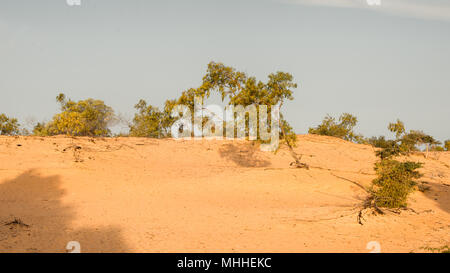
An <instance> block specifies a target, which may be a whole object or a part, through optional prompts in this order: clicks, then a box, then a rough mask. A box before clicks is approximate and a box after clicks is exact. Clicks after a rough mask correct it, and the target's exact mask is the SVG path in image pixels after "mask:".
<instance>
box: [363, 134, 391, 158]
mask: <svg viewBox="0 0 450 273" xmlns="http://www.w3.org/2000/svg"><path fill="white" fill-rule="evenodd" d="M365 142H366V143H367V144H371V145H373V146H374V147H377V148H381V149H380V150H378V151H377V152H376V155H377V156H379V157H380V158H381V159H385V158H389V157H392V156H395V155H398V154H399V153H400V146H399V145H398V144H397V141H395V140H387V139H386V138H385V137H384V136H380V137H371V138H369V139H366V140H365Z"/></svg>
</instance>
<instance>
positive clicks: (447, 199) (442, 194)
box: [424, 182, 450, 213]
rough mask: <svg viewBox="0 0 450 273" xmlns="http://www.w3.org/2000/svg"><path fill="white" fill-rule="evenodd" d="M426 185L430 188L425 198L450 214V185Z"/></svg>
mask: <svg viewBox="0 0 450 273" xmlns="http://www.w3.org/2000/svg"><path fill="white" fill-rule="evenodd" d="M425 185H426V186H429V187H430V188H429V190H427V191H425V192H424V194H425V196H426V197H428V198H430V199H431V200H433V201H434V202H436V203H437V204H438V205H439V207H440V208H441V209H442V210H443V211H445V212H447V213H450V185H448V184H439V183H429V182H426V184H425Z"/></svg>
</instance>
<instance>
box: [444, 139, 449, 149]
mask: <svg viewBox="0 0 450 273" xmlns="http://www.w3.org/2000/svg"><path fill="white" fill-rule="evenodd" d="M444 148H445V150H446V151H450V140H446V141H445V142H444Z"/></svg>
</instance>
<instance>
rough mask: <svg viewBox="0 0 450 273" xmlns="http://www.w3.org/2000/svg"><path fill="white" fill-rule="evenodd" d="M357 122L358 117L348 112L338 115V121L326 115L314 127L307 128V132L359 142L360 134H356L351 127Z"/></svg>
mask: <svg viewBox="0 0 450 273" xmlns="http://www.w3.org/2000/svg"><path fill="white" fill-rule="evenodd" d="M357 123H358V119H357V118H356V117H355V116H353V115H352V114H349V113H344V114H342V115H341V116H340V117H339V121H336V119H335V118H334V117H332V116H330V115H327V116H326V117H325V118H324V119H323V121H322V123H321V124H320V125H318V126H317V127H315V128H309V131H308V133H310V134H315V135H324V136H334V137H338V138H341V139H344V140H348V141H356V142H359V141H360V140H361V139H362V136H361V135H357V134H356V133H355V132H354V131H353V129H354V128H355V126H356V124H357Z"/></svg>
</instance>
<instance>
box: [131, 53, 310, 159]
mask: <svg viewBox="0 0 450 273" xmlns="http://www.w3.org/2000/svg"><path fill="white" fill-rule="evenodd" d="M296 87H297V84H296V83H294V82H293V76H292V75H291V74H289V73H285V72H276V73H272V74H270V75H269V76H268V80H267V82H262V81H258V80H257V79H256V78H255V77H251V76H248V75H247V74H246V73H244V72H240V71H237V70H236V69H234V68H232V67H229V66H225V65H224V64H222V63H216V62H210V63H209V64H208V68H207V71H206V75H205V76H204V77H203V81H202V84H201V85H200V86H199V87H198V88H190V89H188V90H186V91H183V92H182V93H181V96H180V97H179V98H177V99H173V100H167V101H166V102H165V105H164V109H163V111H159V110H157V109H156V108H155V107H153V106H147V105H146V104H138V105H139V107H138V108H137V109H138V111H139V113H138V114H137V115H136V116H135V120H134V121H133V125H132V126H131V127H130V128H131V129H132V131H134V132H137V131H139V130H138V128H144V130H140V131H146V130H147V133H144V134H143V135H152V136H155V132H162V133H163V135H165V136H169V135H170V133H169V132H170V127H171V126H172V124H173V122H175V121H176V120H175V119H174V118H172V117H170V113H171V112H172V109H174V107H176V106H177V105H186V106H188V107H189V108H190V110H191V113H194V105H195V98H196V97H200V98H202V101H204V100H205V99H208V98H209V97H210V95H211V94H212V93H213V92H216V93H217V94H219V95H220V96H221V98H222V101H224V100H225V99H227V100H228V104H229V105H242V106H244V107H246V106H249V105H255V106H256V107H257V108H258V107H259V105H267V106H268V108H269V109H268V110H269V111H270V109H271V106H273V105H279V106H280V112H281V108H282V107H283V105H284V102H285V101H286V100H293V99H294V98H293V95H292V94H293V92H292V90H293V89H294V88H296ZM258 110H259V109H258ZM258 113H259V111H258ZM158 118H159V119H160V122H159V125H158V126H156V124H157V122H156V120H157V119H158ZM207 119H208V117H206V120H207ZM206 120H203V122H204V123H205V121H206ZM269 120H270V116H269ZM245 122H246V123H247V122H248V117H246V120H245ZM225 126H226V124H225ZM279 127H280V138H281V139H282V140H284V142H285V143H286V144H287V146H288V147H289V149H290V151H291V154H292V156H293V157H294V159H295V162H294V163H295V165H296V166H297V167H306V165H305V164H303V163H300V157H298V156H297V155H296V154H295V152H294V150H293V147H294V146H295V142H296V140H297V137H296V135H295V133H294V131H293V130H292V127H291V126H290V125H289V123H288V122H287V121H286V119H285V118H284V116H283V114H282V113H280V126H279ZM257 128H258V133H257V134H258V136H259V126H257ZM150 132H152V133H150ZM246 133H247V135H248V131H247V132H246Z"/></svg>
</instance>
